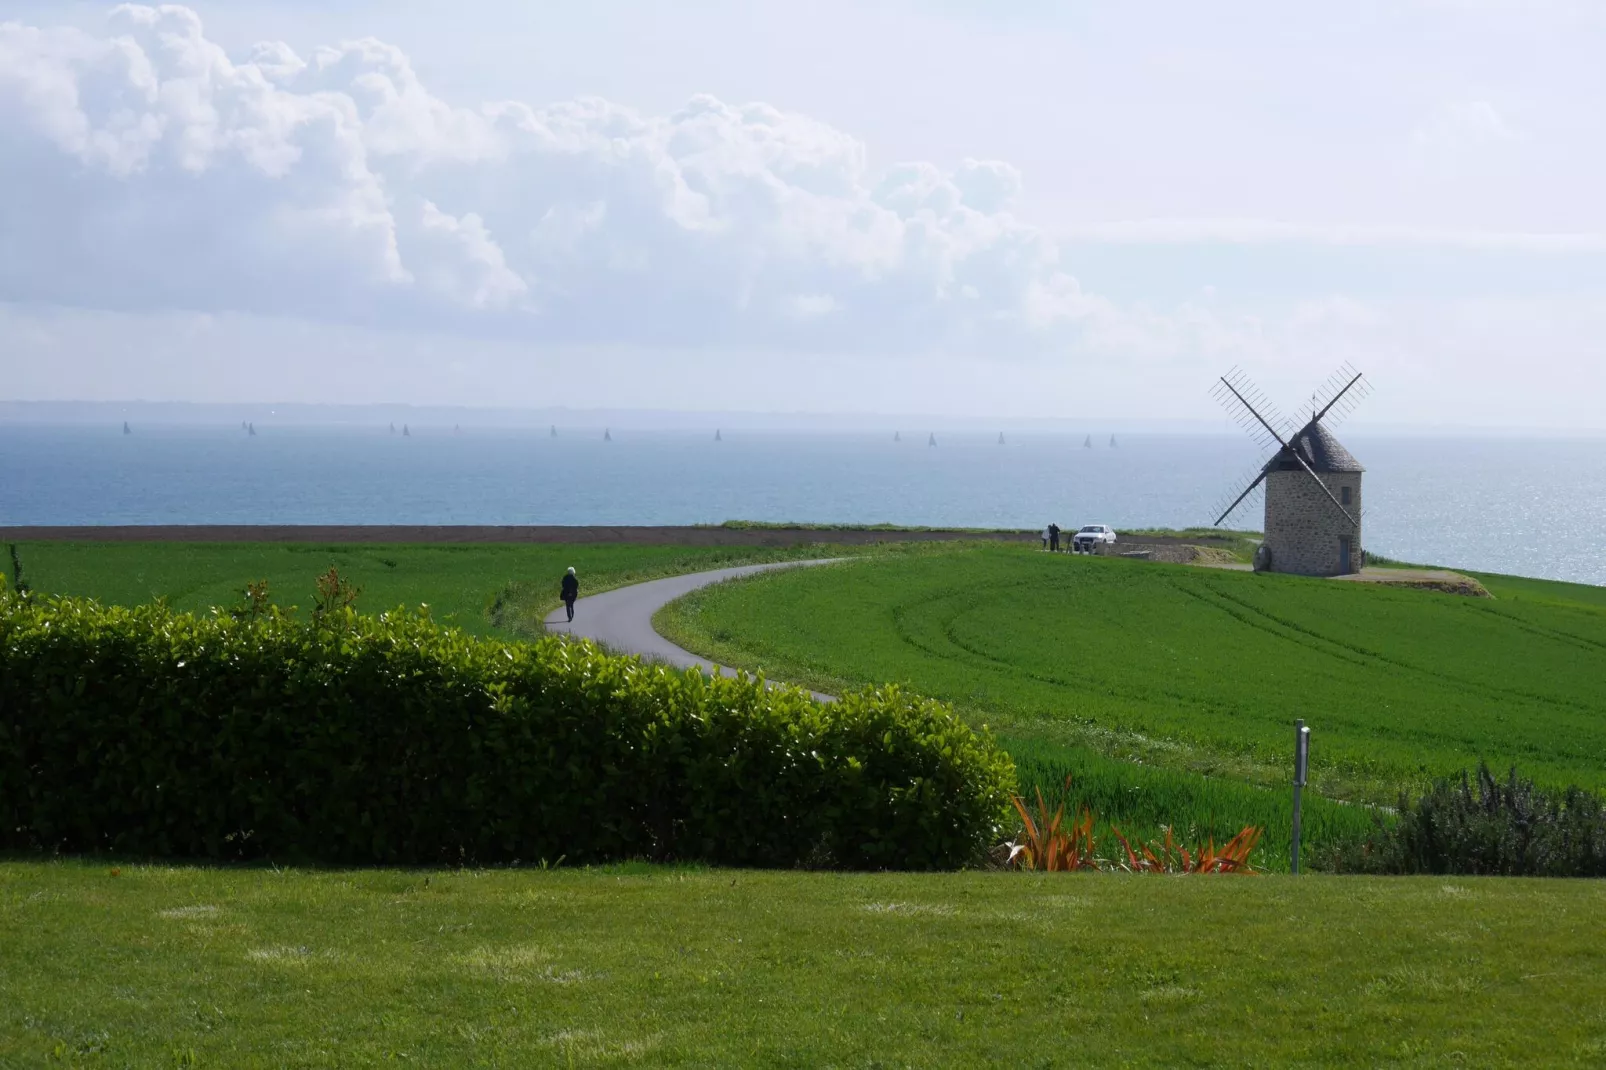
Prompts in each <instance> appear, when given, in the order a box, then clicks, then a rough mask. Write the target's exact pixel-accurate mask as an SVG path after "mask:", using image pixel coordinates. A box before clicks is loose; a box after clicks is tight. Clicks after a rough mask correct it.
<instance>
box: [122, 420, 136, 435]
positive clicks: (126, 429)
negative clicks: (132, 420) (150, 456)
mask: <svg viewBox="0 0 1606 1070" xmlns="http://www.w3.org/2000/svg"><path fill="white" fill-rule="evenodd" d="M133 433H134V429H133V428H131V427H129V426H128V421H127V420H124V421H123V434H125V435H132V434H133Z"/></svg>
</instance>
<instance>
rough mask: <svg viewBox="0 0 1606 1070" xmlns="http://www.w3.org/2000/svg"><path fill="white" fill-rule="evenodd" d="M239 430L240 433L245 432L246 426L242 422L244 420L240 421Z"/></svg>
mask: <svg viewBox="0 0 1606 1070" xmlns="http://www.w3.org/2000/svg"><path fill="white" fill-rule="evenodd" d="M240 430H241V431H244V430H246V425H245V421H244V420H241V421H240Z"/></svg>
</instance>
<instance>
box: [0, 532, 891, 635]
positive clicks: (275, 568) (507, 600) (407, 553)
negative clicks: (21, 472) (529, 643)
mask: <svg viewBox="0 0 1606 1070" xmlns="http://www.w3.org/2000/svg"><path fill="white" fill-rule="evenodd" d="M15 545H16V548H17V553H18V557H19V558H20V559H21V560H22V562H23V567H24V570H25V573H26V576H27V579H28V582H29V584H30V585H31V586H32V587H33V589H34V591H35V592H36V593H39V594H45V595H49V594H63V595H77V596H81V597H88V598H94V599H97V600H98V601H101V602H103V603H107V604H112V605H137V604H141V603H144V602H150V601H154V600H156V599H158V598H165V599H166V600H167V601H168V602H169V604H171V605H172V606H173V608H175V609H178V610H182V611H186V612H194V613H205V612H207V611H208V610H210V609H211V608H212V607H213V606H231V605H235V604H237V603H239V601H240V600H241V596H242V593H243V592H244V589H245V585H246V584H247V583H251V582H254V581H257V580H264V579H265V580H267V581H268V589H269V593H270V596H271V597H272V600H273V601H274V602H275V603H277V604H279V605H283V606H292V605H298V606H300V607H302V609H303V610H305V609H306V608H307V607H309V606H310V605H311V604H312V600H313V598H312V596H313V581H314V579H315V578H316V577H317V576H318V575H319V574H320V573H322V572H325V571H327V570H328V569H329V568H331V567H334V568H338V569H339V570H340V574H341V575H342V576H344V577H346V578H347V579H349V580H351V581H352V582H354V583H356V584H357V585H358V586H359V587H361V588H362V595H361V597H360V598H359V600H358V602H357V608H358V609H359V610H360V611H362V612H366V613H378V612H382V611H384V610H387V609H393V608H395V607H397V606H407V607H410V608H411V607H416V606H418V605H419V604H421V603H422V604H427V605H428V606H429V607H430V610H431V613H432V615H433V616H434V618H435V619H436V620H437V621H439V622H440V623H442V624H448V625H451V626H453V627H457V628H461V629H463V630H464V631H467V632H471V633H474V634H476V635H498V636H502V637H518V636H529V635H533V634H536V633H538V632H539V631H540V622H541V620H542V618H544V617H545V616H546V614H547V612H548V611H549V610H551V609H553V608H554V607H556V606H557V605H558V583H559V581H560V580H561V578H562V576H563V571H564V569H566V568H568V567H569V566H571V565H572V566H574V568H575V570H576V572H577V573H578V574H579V576H580V580H581V592H582V593H583V594H588V595H589V594H599V593H601V592H602V591H606V590H611V589H613V588H615V587H621V586H625V585H627V584H631V583H641V582H644V581H646V580H652V579H659V578H662V577H664V576H674V575H680V574H683V573H687V572H699V571H702V570H704V569H715V568H725V567H727V566H730V565H746V564H758V563H761V562H768V561H790V560H798V559H803V558H808V557H817V556H819V555H820V548H819V547H818V546H813V545H799V546H791V547H759V546H752V547H744V546H654V545H636V544H618V543H612V544H609V543H599V544H588V545H563V544H546V543H533V544H530V543H500V544H498V543H466V544H451V545H428V544H396V545H386V544H366V543H332V544H320V543H182V542H165V543H161V542H158V543H147V542H94V543H90V542H84V543H72V542H22V543H17V544H15ZM0 549H3V550H7V551H9V544H7V545H6V546H5V547H0ZM876 549H877V547H875V546H844V545H834V544H833V545H831V546H830V547H829V550H830V553H831V555H832V556H847V555H853V554H861V553H871V552H875V551H876ZM0 559H3V560H4V566H3V567H4V568H5V569H6V571H7V573H8V578H10V577H9V572H10V554H9V552H5V553H0Z"/></svg>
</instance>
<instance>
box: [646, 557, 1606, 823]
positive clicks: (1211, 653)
mask: <svg viewBox="0 0 1606 1070" xmlns="http://www.w3.org/2000/svg"><path fill="white" fill-rule="evenodd" d="M1478 579H1479V580H1480V581H1481V582H1482V583H1483V585H1484V586H1485V587H1487V588H1488V590H1489V591H1490V592H1491V594H1493V595H1494V597H1493V598H1476V599H1474V598H1464V597H1452V596H1448V595H1444V594H1438V593H1434V592H1429V591H1421V590H1409V589H1398V588H1394V587H1392V586H1389V585H1383V584H1363V583H1343V582H1335V581H1332V580H1319V579H1307V578H1302V577H1292V576H1280V575H1255V574H1251V573H1247V572H1234V571H1227V570H1220V569H1207V568H1191V567H1185V566H1178V565H1165V564H1156V563H1138V562H1132V561H1124V560H1120V559H1104V558H1086V557H1072V556H1069V555H1049V554H1043V553H1036V552H1031V551H1029V550H1022V549H1019V548H1014V547H1000V546H974V547H971V546H966V547H954V548H940V549H935V550H927V551H924V552H919V553H905V554H900V555H895V556H884V557H879V558H876V559H873V560H868V559H867V560H863V561H857V562H852V563H845V564H843V565H838V566H831V567H826V568H821V569H810V570H807V571H796V572H785V573H777V574H773V575H768V576H764V577H761V578H758V579H754V580H748V581H743V582H741V583H733V584H726V585H722V586H720V587H717V588H709V589H706V590H704V591H700V592H697V593H695V594H693V595H691V596H689V597H688V598H686V599H684V600H682V601H680V602H677V603H675V604H673V605H672V606H670V607H667V608H666V609H665V610H664V611H663V612H662V613H661V614H660V616H659V621H658V624H659V627H660V630H662V631H664V632H665V633H666V634H668V635H670V636H671V637H672V638H674V639H675V640H676V641H677V642H679V643H681V644H682V645H684V646H686V647H688V648H689V649H692V650H695V651H697V652H699V653H701V654H704V655H706V656H710V657H713V658H717V659H718V660H719V661H721V662H722V663H724V664H728V665H735V666H740V667H745V668H750V669H763V670H765V671H766V672H767V673H769V675H771V676H772V677H774V678H777V679H785V680H789V681H796V682H799V683H803V684H806V685H808V686H810V687H813V688H816V689H818V690H823V691H832V690H835V689H846V688H848V687H850V686H854V685H858V684H861V683H863V682H865V681H869V680H876V681H883V680H896V681H901V682H905V683H907V684H909V685H910V686H912V687H913V688H915V689H917V690H919V691H921V692H922V693H925V694H930V695H933V696H936V697H939V698H942V699H945V700H947V701H950V702H952V703H954V704H955V705H956V706H958V707H959V708H960V709H961V711H962V712H965V713H966V714H967V715H968V716H970V717H972V718H974V719H976V720H979V721H985V722H987V723H988V724H989V725H991V726H992V728H993V729H994V730H995V731H997V732H999V734H1000V736H1001V738H1002V739H1003V740H1004V742H1005V743H1006V745H1007V746H1008V747H1009V749H1010V750H1011V751H1012V753H1014V755H1015V757H1016V760H1017V763H1018V764H1019V765H1020V767H1021V770H1022V776H1023V780H1025V781H1026V782H1027V783H1030V780H1031V778H1032V776H1033V772H1032V771H1033V770H1036V773H1035V775H1036V777H1037V779H1038V780H1039V782H1043V783H1045V784H1047V785H1048V786H1049V787H1050V788H1052V787H1053V786H1055V783H1056V782H1057V781H1062V779H1063V774H1065V773H1067V772H1069V773H1073V774H1077V775H1078V776H1080V777H1082V779H1083V780H1084V781H1086V782H1088V783H1089V785H1090V788H1091V790H1094V791H1095V793H1096V801H1098V802H1103V803H1104V805H1102V806H1100V805H1095V809H1096V810H1099V811H1100V812H1106V813H1120V811H1121V807H1120V805H1118V803H1119V800H1120V799H1121V798H1123V797H1130V798H1135V799H1140V800H1151V799H1152V800H1154V801H1153V803H1152V804H1150V803H1147V802H1145V803H1144V804H1143V806H1144V807H1145V808H1146V811H1147V812H1148V813H1152V814H1153V815H1155V816H1158V815H1159V814H1160V813H1161V812H1162V811H1164V810H1165V809H1166V808H1167V807H1166V801H1167V799H1168V798H1170V799H1172V800H1174V802H1175V804H1176V805H1175V807H1174V808H1173V809H1172V813H1171V817H1170V820H1171V821H1173V822H1177V823H1179V824H1182V825H1186V823H1187V822H1188V821H1190V820H1192V821H1194V822H1196V823H1197V825H1198V826H1199V827H1203V828H1217V827H1219V828H1221V829H1223V830H1225V829H1228V828H1232V827H1233V826H1234V821H1237V819H1238V817H1239V816H1242V818H1243V821H1241V822H1238V823H1239V824H1241V823H1246V822H1251V821H1253V822H1256V823H1262V822H1261V819H1260V818H1259V817H1257V814H1263V813H1270V812H1271V811H1273V810H1274V809H1280V808H1285V807H1286V788H1285V787H1284V785H1286V784H1287V781H1288V777H1289V761H1290V758H1289V754H1290V751H1291V746H1292V742H1291V740H1292V723H1293V720H1294V719H1295V718H1296V717H1298V718H1303V719H1304V720H1305V721H1307V722H1308V723H1309V724H1310V725H1312V727H1313V731H1314V740H1315V744H1314V759H1313V773H1312V776H1313V782H1314V785H1315V788H1316V790H1317V792H1318V793H1319V794H1321V795H1323V796H1326V797H1328V798H1331V799H1338V800H1346V801H1348V802H1351V803H1379V804H1383V805H1389V804H1392V803H1393V802H1395V800H1396V794H1397V791H1398V790H1399V789H1400V788H1401V787H1406V786H1410V787H1420V786H1421V785H1423V784H1425V782H1426V781H1427V780H1428V779H1430V778H1431V777H1433V776H1437V775H1449V774H1453V773H1455V772H1456V771H1458V770H1460V769H1463V768H1472V767H1475V766H1476V765H1477V763H1478V762H1479V760H1487V761H1488V762H1489V763H1490V764H1491V765H1492V766H1494V767H1496V768H1500V769H1503V768H1505V767H1507V766H1508V765H1510V764H1516V765H1517V766H1519V767H1520V768H1521V770H1522V771H1523V773H1524V774H1526V775H1529V776H1532V777H1534V778H1535V779H1536V780H1537V781H1539V782H1541V783H1544V784H1550V785H1557V786H1560V785H1566V784H1578V785H1581V786H1584V787H1587V788H1592V789H1601V788H1606V757H1603V755H1606V591H1603V590H1601V589H1599V588H1593V587H1585V586H1579V585H1573V584H1563V583H1551V582H1546V581H1540V580H1519V579H1513V578H1509V577H1499V576H1480V577H1478ZM1134 761H1136V762H1140V763H1141V765H1134V764H1133V763H1134ZM1200 774H1206V775H1207V776H1200ZM1271 788H1274V789H1277V791H1276V796H1275V799H1271V798H1267V795H1268V793H1267V792H1263V791H1261V790H1260V789H1271ZM1123 793H1125V795H1123ZM1349 809H1350V810H1351V811H1353V813H1354V819H1355V820H1356V821H1362V820H1364V815H1363V814H1361V812H1360V808H1358V807H1353V806H1352V807H1350V808H1349ZM1224 811H1226V812H1228V813H1230V814H1232V815H1233V817H1232V820H1227V821H1222V820H1221V818H1222V816H1223V812H1224ZM1133 819H1134V820H1136V819H1137V817H1136V815H1134V818H1133ZM1320 820H1326V818H1325V816H1323V817H1321V818H1320ZM1334 820H1336V821H1338V822H1339V823H1340V824H1353V821H1350V822H1346V819H1344V818H1343V817H1342V816H1340V817H1338V818H1335V819H1334ZM1263 823H1267V824H1269V825H1272V826H1273V829H1275V822H1273V821H1270V820H1266V821H1265V822H1263ZM1273 838H1274V837H1273Z"/></svg>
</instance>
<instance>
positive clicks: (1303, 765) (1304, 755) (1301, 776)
mask: <svg viewBox="0 0 1606 1070" xmlns="http://www.w3.org/2000/svg"><path fill="white" fill-rule="evenodd" d="M1309 772H1310V729H1309V728H1306V727H1305V722H1304V721H1297V720H1296V721H1295V722H1294V846H1293V858H1292V860H1291V863H1290V865H1289V869H1290V870H1291V871H1292V872H1293V873H1294V874H1296V875H1297V874H1298V873H1299V816H1300V815H1299V804H1300V794H1301V792H1302V790H1303V789H1304V787H1305V779H1306V776H1307V775H1308V774H1309Z"/></svg>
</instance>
